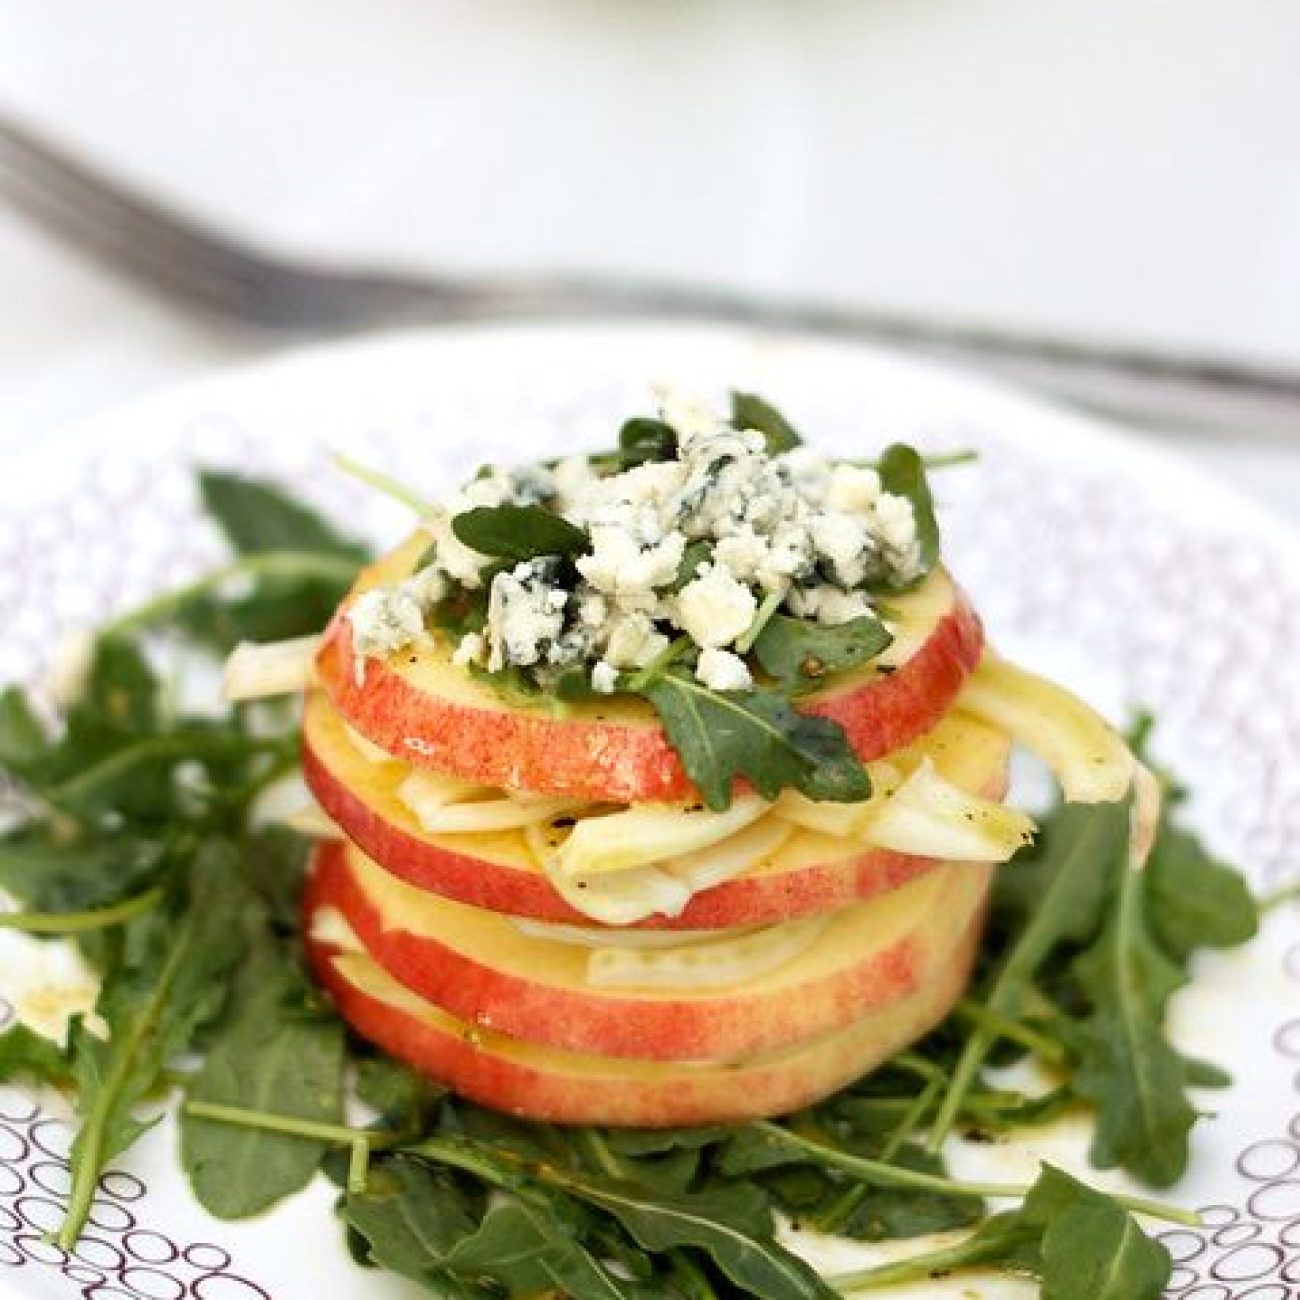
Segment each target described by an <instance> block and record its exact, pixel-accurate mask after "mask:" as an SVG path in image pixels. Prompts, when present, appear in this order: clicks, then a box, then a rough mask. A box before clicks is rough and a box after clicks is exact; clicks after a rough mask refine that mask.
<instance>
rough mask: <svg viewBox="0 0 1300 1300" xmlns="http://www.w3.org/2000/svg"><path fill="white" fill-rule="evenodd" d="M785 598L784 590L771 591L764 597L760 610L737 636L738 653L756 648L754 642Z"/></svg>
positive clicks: (746, 652)
mask: <svg viewBox="0 0 1300 1300" xmlns="http://www.w3.org/2000/svg"><path fill="white" fill-rule="evenodd" d="M784 600H785V593H784V592H782V591H769V592H768V593H767V595H766V596H764V597H763V603H762V604H761V605H760V606H759V607H758V612H757V613H756V614H755V615H754V619H753V621H752V622H751V623H750V625H749V626H748V627H747V628H746V629H745V630H744V632H742V633H741V635H740V636H738V637H737V638H736V653H737V654H741V655H744V654H748V653H749V652H750V651H751V650H752V649H753V648H754V642H755V641H757V640H758V638H759V637H760V636H761V635H762V633H763V629H764V628H765V627H766V626H767V625H768V623H769V622H771V620H772V615H773V614H775V613H776V611H777V610H778V609H780V608H781V603H782V601H784Z"/></svg>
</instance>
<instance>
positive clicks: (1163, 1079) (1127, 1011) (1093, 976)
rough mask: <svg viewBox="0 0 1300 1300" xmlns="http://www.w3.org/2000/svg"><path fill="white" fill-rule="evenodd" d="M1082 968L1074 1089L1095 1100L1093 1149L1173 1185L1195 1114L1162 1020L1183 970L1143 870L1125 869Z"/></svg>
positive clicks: (1098, 1160) (1102, 1161)
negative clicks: (1164, 942) (1149, 901)
mask: <svg viewBox="0 0 1300 1300" xmlns="http://www.w3.org/2000/svg"><path fill="white" fill-rule="evenodd" d="M1075 971H1076V974H1077V977H1078V980H1079V984H1080V986H1081V987H1082V989H1083V991H1084V993H1085V994H1086V995H1087V997H1088V1000H1089V1002H1090V1003H1091V1005H1092V1012H1091V1014H1090V1015H1089V1016H1088V1017H1087V1018H1086V1019H1085V1020H1084V1021H1083V1022H1082V1024H1081V1025H1080V1028H1079V1031H1078V1033H1077V1034H1076V1035H1075V1047H1076V1050H1077V1051H1078V1052H1079V1054H1080V1057H1081V1061H1080V1065H1079V1068H1078V1070H1077V1072H1076V1074H1075V1076H1074V1087H1075V1089H1076V1091H1077V1092H1078V1093H1079V1094H1080V1095H1081V1096H1083V1097H1086V1098H1088V1100H1090V1101H1092V1102H1093V1103H1094V1105H1095V1106H1096V1107H1097V1127H1096V1130H1095V1132H1094V1134H1093V1141H1092V1149H1091V1152H1090V1158H1091V1159H1092V1162H1093V1163H1094V1164H1096V1165H1099V1166H1101V1167H1102V1168H1110V1167H1112V1166H1114V1165H1123V1166H1124V1168H1126V1169H1128V1170H1130V1171H1131V1172H1133V1173H1135V1174H1137V1175H1138V1176H1139V1177H1141V1178H1144V1179H1146V1180H1147V1181H1148V1182H1150V1183H1154V1184H1155V1185H1157V1186H1161V1187H1167V1186H1168V1185H1169V1184H1170V1183H1173V1182H1174V1181H1176V1180H1177V1179H1178V1178H1179V1177H1180V1176H1181V1175H1182V1174H1183V1172H1184V1171H1185V1170H1186V1168H1187V1157H1188V1134H1189V1132H1190V1131H1191V1128H1192V1125H1193V1124H1194V1123H1195V1122H1196V1111H1195V1109H1194V1108H1193V1107H1192V1105H1191V1103H1190V1102H1189V1101H1188V1100H1187V1097H1186V1095H1185V1094H1184V1092H1183V1088H1184V1085H1185V1083H1186V1077H1187V1069H1186V1066H1185V1063H1184V1062H1183V1060H1182V1058H1181V1057H1180V1056H1179V1054H1178V1053H1177V1052H1176V1051H1174V1049H1173V1048H1172V1047H1171V1046H1170V1045H1169V1042H1168V1040H1167V1039H1166V1038H1165V1036H1164V1030H1163V1024H1164V1015H1165V1007H1166V1005H1167V1004H1168V1001H1169V999H1170V997H1171V996H1172V995H1173V993H1174V992H1175V991H1176V990H1177V989H1178V988H1180V987H1181V986H1182V985H1183V984H1184V983H1186V978H1185V976H1184V975H1183V972H1182V971H1181V970H1180V969H1179V967H1178V966H1177V965H1176V964H1175V963H1174V962H1173V961H1171V960H1170V958H1168V957H1167V956H1165V954H1164V953H1163V952H1161V951H1160V949H1159V948H1158V947H1157V946H1156V944H1155V943H1154V942H1153V941H1152V939H1151V936H1150V933H1149V931H1148V927H1147V922H1146V918H1145V915H1144V907H1143V890H1142V876H1141V874H1140V873H1139V872H1138V871H1136V870H1133V869H1131V868H1126V869H1125V870H1123V871H1122V872H1121V875H1120V880H1119V884H1118V899H1117V903H1116V906H1115V908H1114V909H1113V910H1112V912H1111V915H1110V917H1109V919H1108V921H1107V924H1106V927H1105V929H1104V931H1103V932H1102V934H1101V936H1100V937H1099V938H1098V940H1097V942H1096V943H1095V944H1094V945H1093V947H1091V948H1090V949H1089V950H1088V951H1087V952H1086V953H1084V955H1083V956H1082V957H1081V958H1080V959H1079V960H1078V961H1077V962H1076V963H1075Z"/></svg>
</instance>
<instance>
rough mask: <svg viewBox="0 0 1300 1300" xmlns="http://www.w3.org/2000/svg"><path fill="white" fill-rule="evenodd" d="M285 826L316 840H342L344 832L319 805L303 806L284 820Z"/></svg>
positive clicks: (309, 804)
mask: <svg viewBox="0 0 1300 1300" xmlns="http://www.w3.org/2000/svg"><path fill="white" fill-rule="evenodd" d="M284 825H286V826H287V827H288V828H289V829H290V830H291V831H297V832H298V834H299V835H307V836H310V837H311V838H312V839H314V840H341V839H343V831H342V829H341V828H340V826H339V824H338V822H336V821H335V820H334V819H333V818H332V817H331V816H330V815H329V814H328V813H327V812H326V811H325V809H324V808H322V807H321V806H320V804H317V803H308V804H303V806H302V807H301V808H296V809H294V811H293V812H291V813H290V814H289V815H288V816H287V817H285V818H284Z"/></svg>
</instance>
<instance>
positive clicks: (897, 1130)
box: [816, 1079, 943, 1232]
mask: <svg viewBox="0 0 1300 1300" xmlns="http://www.w3.org/2000/svg"><path fill="white" fill-rule="evenodd" d="M942 1086H943V1082H942V1080H941V1079H931V1080H930V1082H929V1083H927V1084H926V1085H925V1087H924V1088H922V1089H921V1091H920V1092H918V1093H917V1094H916V1096H915V1097H913V1098H912V1099H911V1101H910V1102H908V1103H907V1109H906V1110H904V1111H903V1115H902V1118H901V1119H900V1120H899V1121H898V1123H897V1124H895V1125H894V1127H893V1129H892V1130H891V1131H890V1134H889V1137H888V1138H886V1140H885V1145H884V1146H883V1147H882V1148H881V1150H880V1158H881V1159H882V1160H884V1161H891V1160H893V1159H894V1157H895V1156H896V1155H898V1152H899V1148H900V1147H901V1146H902V1145H903V1143H904V1142H906V1141H907V1139H908V1137H909V1136H910V1134H911V1133H912V1132H913V1131H914V1130H915V1129H916V1128H917V1126H918V1125H919V1124H920V1123H921V1120H922V1119H923V1118H924V1117H925V1114H926V1112H927V1111H928V1110H929V1109H930V1107H931V1106H932V1105H934V1101H935V1098H936V1097H937V1096H938V1095H939V1090H940V1088H942ZM869 1190H870V1188H869V1185H868V1184H867V1183H865V1182H858V1183H854V1184H852V1186H850V1187H849V1188H847V1189H846V1190H845V1191H844V1192H843V1193H842V1194H841V1195H840V1196H838V1197H837V1198H836V1199H835V1200H834V1201H833V1202H832V1203H831V1205H830V1206H829V1207H828V1208H827V1209H826V1210H825V1211H823V1212H822V1213H821V1214H820V1215H818V1216H817V1218H816V1226H817V1227H818V1228H820V1229H821V1231H822V1232H834V1231H835V1230H836V1229H837V1228H840V1227H842V1226H843V1224H844V1222H845V1221H846V1220H847V1219H848V1217H849V1215H850V1214H852V1213H853V1211H854V1210H856V1209H857V1208H858V1206H859V1205H861V1204H862V1202H863V1201H864V1200H865V1199H866V1197H867V1193H868V1191H869Z"/></svg>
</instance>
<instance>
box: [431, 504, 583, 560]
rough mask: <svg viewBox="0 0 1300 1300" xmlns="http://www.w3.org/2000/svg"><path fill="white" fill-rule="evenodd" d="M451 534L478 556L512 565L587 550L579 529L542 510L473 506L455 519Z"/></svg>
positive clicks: (557, 515)
mask: <svg viewBox="0 0 1300 1300" xmlns="http://www.w3.org/2000/svg"><path fill="white" fill-rule="evenodd" d="M451 530H452V532H453V533H455V534H456V537H457V539H458V540H459V541H461V542H462V543H464V545H466V546H468V547H469V548H470V549H471V550H475V551H477V552H478V553H479V554H480V555H492V556H496V557H498V558H500V559H503V560H514V561H516V562H518V561H520V560H532V559H536V558H537V557H538V556H543V555H581V554H582V552H583V551H586V550H589V549H590V548H591V538H590V537H588V536H587V534H586V532H585V531H584V530H583V529H581V528H579V527H578V526H577V525H576V524H571V523H570V522H569V521H568V520H567V519H566V518H565V517H564V516H563V515H560V514H556V512H555V511H554V510H548V509H547V508H546V507H545V506H476V507H475V508H474V509H473V510H466V511H464V512H463V513H461V514H459V515H457V516H456V517H455V518H454V519H453V520H452V521H451Z"/></svg>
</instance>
